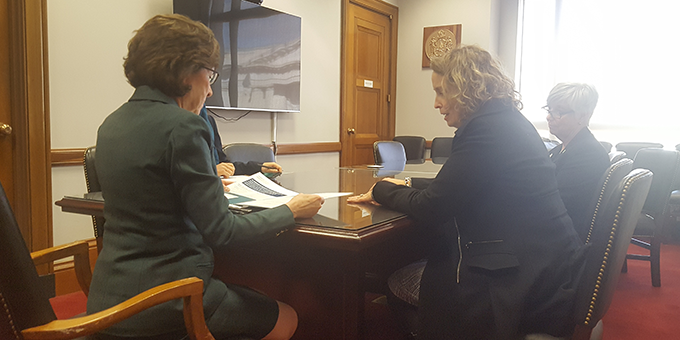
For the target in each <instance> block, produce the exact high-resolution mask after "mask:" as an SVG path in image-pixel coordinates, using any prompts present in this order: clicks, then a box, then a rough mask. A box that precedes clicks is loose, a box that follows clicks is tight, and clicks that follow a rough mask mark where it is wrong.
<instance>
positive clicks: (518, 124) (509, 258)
mask: <svg viewBox="0 0 680 340" xmlns="http://www.w3.org/2000/svg"><path fill="white" fill-rule="evenodd" d="M425 183H427V181H415V180H414V182H413V184H414V186H416V187H418V186H421V185H423V184H425ZM373 194H374V197H375V199H376V200H377V201H378V202H379V203H381V204H383V205H386V206H387V207H390V208H392V209H396V210H398V211H401V212H404V213H407V214H408V215H410V216H412V217H413V218H415V219H417V220H418V221H419V223H420V225H421V226H422V228H423V232H426V233H427V234H428V235H430V236H431V247H430V248H429V249H430V254H429V257H428V262H427V265H426V267H425V271H424V273H423V277H422V281H421V287H420V300H419V317H420V320H421V330H420V331H419V339H420V338H423V339H454V338H455V339H506V338H507V339H514V338H515V337H517V336H518V335H519V334H527V333H530V332H546V333H551V334H554V335H563V334H564V333H566V332H569V331H570V330H572V329H573V323H572V322H571V318H570V315H571V314H570V312H571V308H572V299H573V297H574V290H573V289H572V287H571V286H572V284H573V282H574V281H575V280H573V279H572V277H571V266H572V260H571V257H572V255H574V254H575V253H576V250H577V248H578V247H579V243H580V242H579V241H578V236H577V235H576V232H575V231H574V229H573V227H572V225H571V220H570V219H569V216H568V215H567V211H566V209H565V207H564V204H563V203H562V200H561V199H560V196H559V192H558V191H557V181H556V179H555V165H554V164H553V163H552V162H551V161H550V159H549V157H548V155H547V153H546V152H545V146H544V144H543V142H542V141H541V138H540V137H539V135H538V133H537V132H536V130H535V128H534V127H533V126H532V125H531V124H530V123H529V122H528V121H527V120H526V119H525V118H524V116H522V114H521V113H520V112H519V111H517V110H516V109H514V108H513V107H510V106H506V105H504V104H503V103H501V102H500V101H498V100H491V101H489V102H487V103H485V104H484V105H483V106H482V107H481V108H480V109H479V111H478V112H476V113H474V114H473V118H472V119H470V120H469V121H468V122H467V123H466V124H464V125H463V126H462V127H460V128H459V129H458V130H457V131H456V135H455V137H454V140H453V146H452V149H451V156H450V157H449V159H448V161H447V162H446V163H445V164H444V166H443V167H442V168H441V170H440V172H439V173H438V174H437V176H436V178H435V179H434V180H432V181H431V182H430V183H429V185H427V186H426V188H425V189H418V188H409V187H405V186H399V185H394V184H392V183H389V182H379V183H378V184H376V186H375V188H374V190H373Z"/></svg>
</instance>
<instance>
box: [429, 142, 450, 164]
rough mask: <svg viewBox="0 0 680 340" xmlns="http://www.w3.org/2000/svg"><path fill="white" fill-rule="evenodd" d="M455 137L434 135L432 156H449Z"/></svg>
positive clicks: (431, 147) (431, 148)
mask: <svg viewBox="0 0 680 340" xmlns="http://www.w3.org/2000/svg"><path fill="white" fill-rule="evenodd" d="M452 144H453V137H434V138H433V139H432V146H430V158H432V159H434V158H435V157H436V158H444V159H446V158H449V156H450V155H451V146H452Z"/></svg>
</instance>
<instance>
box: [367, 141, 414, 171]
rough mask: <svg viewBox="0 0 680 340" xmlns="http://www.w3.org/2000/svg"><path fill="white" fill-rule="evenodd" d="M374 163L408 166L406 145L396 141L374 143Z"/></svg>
mask: <svg viewBox="0 0 680 340" xmlns="http://www.w3.org/2000/svg"><path fill="white" fill-rule="evenodd" d="M373 161H374V162H375V164H385V163H387V164H406V150H405V149H404V145H403V144H401V143H399V142H395V141H377V142H375V143H373ZM402 169H403V167H402Z"/></svg>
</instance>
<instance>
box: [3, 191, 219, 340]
mask: <svg viewBox="0 0 680 340" xmlns="http://www.w3.org/2000/svg"><path fill="white" fill-rule="evenodd" d="M88 251H89V246H88V243H87V242H86V241H79V242H74V243H71V244H67V245H63V246H58V247H53V248H48V249H44V250H40V251H36V252H33V253H29V251H28V248H27V247H26V243H25V242H24V239H23V237H22V236H21V231H20V230H19V226H18V225H17V222H16V219H15V217H14V213H13V211H12V208H11V207H10V205H9V202H8V200H7V196H6V194H5V190H4V189H3V187H2V184H0V256H1V258H2V261H0V273H2V275H0V300H2V301H1V302H2V306H3V308H0V316H1V317H0V319H1V320H0V338H1V339H17V340H20V339H26V340H28V339H42V340H49V339H84V337H85V336H87V335H90V334H93V333H96V332H99V331H101V330H104V329H106V328H108V327H110V326H112V325H113V324H116V323H118V322H120V321H123V320H125V319H127V318H129V317H130V316H132V315H134V314H136V313H139V312H141V311H143V310H146V309H148V308H150V307H153V306H155V305H158V304H161V303H163V302H167V301H170V300H174V299H179V298H183V299H184V322H185V323H186V327H187V332H188V333H189V334H190V338H191V339H213V337H212V335H210V332H209V331H208V328H207V327H206V325H205V318H204V315H203V281H201V280H200V279H198V278H187V279H183V280H178V281H173V282H170V283H167V284H164V285H161V286H158V287H155V288H152V289H150V290H148V291H146V292H143V293H141V294H139V295H137V296H135V297H133V298H131V299H129V300H127V301H125V302H123V303H121V304H119V305H117V306H114V307H111V308H109V309H107V310H104V311H102V312H100V313H95V314H92V315H87V316H82V317H77V318H72V319H68V320H57V318H56V316H55V314H54V310H53V309H52V306H51V305H50V302H49V297H48V293H47V292H46V290H45V287H44V285H43V284H42V282H41V281H40V279H39V277H38V272H37V270H36V268H35V266H36V265H39V264H45V263H51V262H53V261H55V260H58V259H62V258H65V257H69V256H74V265H75V272H76V275H77V277H78V283H79V284H80V286H81V289H82V290H83V292H84V293H85V294H87V293H88V292H89V285H90V280H91V278H92V273H91V271H90V263H89V256H88Z"/></svg>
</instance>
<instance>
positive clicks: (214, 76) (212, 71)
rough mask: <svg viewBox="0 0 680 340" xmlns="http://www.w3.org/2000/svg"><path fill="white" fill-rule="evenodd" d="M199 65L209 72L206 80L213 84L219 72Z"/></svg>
mask: <svg viewBox="0 0 680 340" xmlns="http://www.w3.org/2000/svg"><path fill="white" fill-rule="evenodd" d="M201 67H202V68H204V69H206V70H208V71H210V72H211V73H210V77H209V78H208V81H209V82H210V85H212V84H215V82H216V81H217V78H219V77H220V74H219V73H217V71H215V70H213V69H211V68H209V67H205V66H201Z"/></svg>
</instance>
